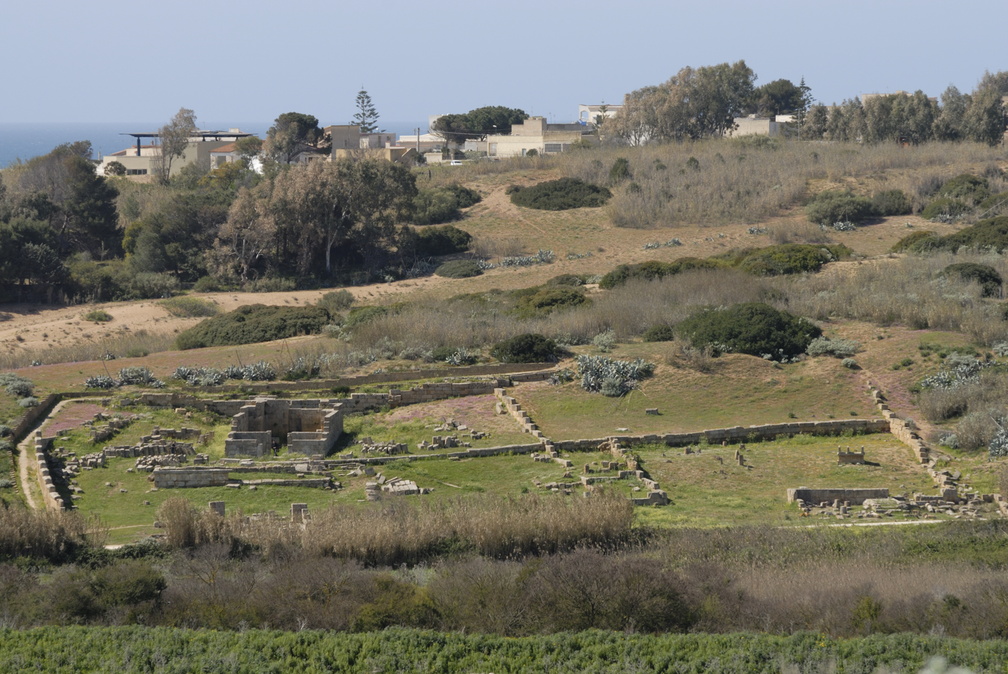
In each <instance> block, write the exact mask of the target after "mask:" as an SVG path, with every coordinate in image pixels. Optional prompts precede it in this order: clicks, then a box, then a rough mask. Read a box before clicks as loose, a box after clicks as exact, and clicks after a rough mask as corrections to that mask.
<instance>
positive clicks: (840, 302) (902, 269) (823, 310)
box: [778, 253, 1008, 345]
mask: <svg viewBox="0 0 1008 674" xmlns="http://www.w3.org/2000/svg"><path fill="white" fill-rule="evenodd" d="M953 262H979V263H982V264H987V265H990V266H992V267H994V268H995V269H996V270H997V271H998V272H999V273H1001V274H1002V275H1004V274H1005V273H1006V271H1008V264H1006V263H1005V261H1004V258H1002V257H1001V256H998V255H978V254H968V253H963V254H959V255H951V254H941V255H933V256H930V257H917V256H914V257H907V258H903V259H900V260H884V261H880V262H877V263H865V264H858V265H856V266H846V267H845V268H843V269H842V270H836V271H834V272H833V273H829V272H827V273H821V274H817V275H814V276H803V277H800V278H787V279H781V280H779V281H778V283H779V284H780V286H779V287H781V288H782V289H783V290H784V291H785V292H786V293H787V296H788V300H789V305H790V307H791V310H792V311H794V312H795V313H798V314H801V315H804V316H808V317H811V318H816V319H820V320H826V319H829V318H849V319H855V320H861V321H868V322H871V323H875V324H877V325H891V324H894V323H898V324H902V325H907V326H909V327H912V328H915V329H924V328H931V329H935V330H952V331H958V332H964V333H966V334H967V335H969V336H970V338H971V339H973V340H974V341H976V342H978V343H980V344H985V345H991V344H994V343H995V342H999V341H1004V340H1005V339H1008V322H1006V321H1004V320H1003V318H1002V310H1001V306H1000V305H998V304H996V303H993V302H990V301H987V300H985V299H983V297H982V290H981V288H980V286H979V285H977V284H976V283H963V282H960V281H956V280H955V279H951V278H942V277H941V276H940V272H941V271H942V270H943V269H944V268H945V267H947V266H948V265H949V264H951V263H953Z"/></svg>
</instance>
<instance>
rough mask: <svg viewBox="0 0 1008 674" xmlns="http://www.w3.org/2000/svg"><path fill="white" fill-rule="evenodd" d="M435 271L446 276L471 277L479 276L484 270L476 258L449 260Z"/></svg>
mask: <svg viewBox="0 0 1008 674" xmlns="http://www.w3.org/2000/svg"><path fill="white" fill-rule="evenodd" d="M434 273H435V274H437V275H438V276H444V277H445V278H470V277H473V276H479V275H480V274H482V273H483V270H482V269H480V266H479V263H478V262H476V260H449V261H448V262H445V263H444V264H442V265H441V266H440V267H438V268H437V269H436V270H435V271H434Z"/></svg>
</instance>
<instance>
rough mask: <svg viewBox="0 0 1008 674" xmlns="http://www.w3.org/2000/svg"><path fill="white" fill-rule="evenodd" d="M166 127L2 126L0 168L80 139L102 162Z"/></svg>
mask: <svg viewBox="0 0 1008 674" xmlns="http://www.w3.org/2000/svg"><path fill="white" fill-rule="evenodd" d="M163 124H164V120H162V121H160V122H149V121H148V122H94V123H80V122H68V123H66V124H36V123H31V122H27V123H4V124H0V168H5V167H7V166H10V165H11V164H12V163H16V162H17V161H19V160H20V161H28V160H29V159H31V158H32V157H37V156H39V155H43V154H47V153H49V152H50V151H52V149H53V148H55V147H56V146H57V145H61V144H62V143H72V142H75V141H78V140H89V141H91V147H92V149H93V154H92V157H93V158H94V159H100V158H101V157H102V155H106V154H112V153H114V152H118V151H119V150H125V149H126V148H128V147H130V146H132V145H133V144H134V142H135V141H134V140H133V138H132V137H130V136H128V135H123V134H128V133H130V132H133V133H139V132H153V131H157V129H158V127H160V126H161V125H163ZM271 124H272V123H271V122H251V123H234V122H223V123H219V124H218V123H213V122H203V121H200V122H199V125H200V127H201V128H203V129H234V128H238V129H241V130H242V131H244V132H246V133H254V134H256V135H257V136H259V137H260V138H264V137H265V135H266V130H267V129H268V128H269V127H270V126H271ZM381 126H382V128H383V129H386V130H388V131H391V132H394V133H396V134H398V135H405V134H412V133H416V128H417V127H421V132H426V130H427V123H426V122H424V123H423V124H413V123H410V122H384V123H382V124H381Z"/></svg>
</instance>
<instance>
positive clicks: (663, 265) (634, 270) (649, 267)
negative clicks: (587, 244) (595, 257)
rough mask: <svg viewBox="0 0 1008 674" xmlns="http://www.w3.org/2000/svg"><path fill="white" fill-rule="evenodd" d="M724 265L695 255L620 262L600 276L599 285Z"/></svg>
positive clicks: (613, 284)
mask: <svg viewBox="0 0 1008 674" xmlns="http://www.w3.org/2000/svg"><path fill="white" fill-rule="evenodd" d="M724 266H725V264H724V263H722V262H720V261H718V260H704V259H701V258H696V257H681V258H679V259H678V260H675V261H673V262H658V261H657V260H649V261H647V262H639V263H637V264H621V265H620V266H618V267H616V268H615V269H613V270H612V271H611V272H609V273H607V274H606V275H605V276H603V277H602V279H601V280H600V281H599V287H600V288H604V289H606V290H611V289H612V288H615V287H617V286H621V285H623V284H624V283H626V282H627V281H629V280H631V279H641V280H647V281H655V280H658V279H662V278H665V277H666V276H675V275H676V274H681V273H683V272H686V271H691V270H693V269H720V268H722V267H724Z"/></svg>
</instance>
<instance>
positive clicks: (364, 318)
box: [343, 306, 389, 330]
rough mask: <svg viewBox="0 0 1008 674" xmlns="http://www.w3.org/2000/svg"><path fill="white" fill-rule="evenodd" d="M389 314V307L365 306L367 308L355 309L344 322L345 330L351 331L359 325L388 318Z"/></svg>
mask: <svg viewBox="0 0 1008 674" xmlns="http://www.w3.org/2000/svg"><path fill="white" fill-rule="evenodd" d="M388 313H389V308H388V307H383V306H365V307H354V308H353V309H351V310H350V313H348V314H347V317H346V318H345V319H344V320H343V328H344V329H346V330H350V329H352V328H355V327H357V326H358V325H363V324H364V323H370V322H371V321H373V320H375V319H378V318H381V317H382V316H386V315H388Z"/></svg>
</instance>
